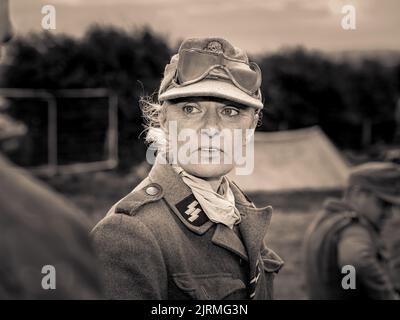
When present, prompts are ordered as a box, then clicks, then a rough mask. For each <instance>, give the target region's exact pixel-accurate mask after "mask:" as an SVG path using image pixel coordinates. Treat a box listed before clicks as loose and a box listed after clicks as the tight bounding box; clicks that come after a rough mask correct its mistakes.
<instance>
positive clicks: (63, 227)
mask: <svg viewBox="0 0 400 320" xmlns="http://www.w3.org/2000/svg"><path fill="white" fill-rule="evenodd" d="M10 38H11V25H10V18H9V12H8V1H7V0H0V47H1V46H2V45H3V44H4V43H5V42H6V41H8V40H10ZM0 49H1V48H0ZM21 128H22V127H21V124H19V123H17V122H15V121H14V120H13V119H11V118H9V117H8V116H6V115H4V114H2V113H1V112H0V190H1V192H0V260H1V264H0V299H96V298H101V297H102V295H101V280H100V278H99V275H98V273H97V271H96V268H95V265H96V258H95V255H94V252H93V248H92V244H91V242H90V238H89V235H88V228H89V223H88V221H87V219H86V217H85V215H84V214H83V213H82V212H81V211H80V210H78V209H77V208H76V207H75V206H73V205H71V204H69V203H67V201H66V200H65V199H63V198H62V197H60V196H58V195H57V194H56V193H54V192H53V191H51V190H50V189H49V188H48V187H47V186H46V185H44V184H43V183H41V182H40V181H38V180H36V179H35V178H33V177H32V176H30V174H29V173H28V172H26V171H24V170H23V169H21V168H18V167H16V166H15V165H13V164H11V163H10V162H9V161H7V160H6V159H5V158H4V157H3V156H2V155H1V146H2V145H3V146H4V144H5V142H6V140H7V141H9V140H10V139H15V138H17V137H18V136H20V135H21V133H23V132H24V130H21ZM28 134H29V133H28ZM53 267H54V269H53ZM53 271H54V272H53ZM51 273H52V274H51ZM53 276H54V277H53Z"/></svg>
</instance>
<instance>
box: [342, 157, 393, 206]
mask: <svg viewBox="0 0 400 320" xmlns="http://www.w3.org/2000/svg"><path fill="white" fill-rule="evenodd" d="M355 185H358V186H360V187H362V188H364V189H366V190H369V191H371V192H372V193H374V194H375V195H376V196H377V197H379V198H380V199H382V200H384V201H386V202H389V203H391V204H394V205H400V165H398V164H395V163H390V162H368V163H365V164H362V165H359V166H356V167H354V168H352V169H351V171H350V175H349V186H355Z"/></svg>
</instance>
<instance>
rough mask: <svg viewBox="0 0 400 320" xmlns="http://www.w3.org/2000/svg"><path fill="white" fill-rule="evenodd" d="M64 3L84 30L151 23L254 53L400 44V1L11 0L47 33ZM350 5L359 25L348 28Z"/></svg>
mask: <svg viewBox="0 0 400 320" xmlns="http://www.w3.org/2000/svg"><path fill="white" fill-rule="evenodd" d="M46 4H52V5H54V6H55V8H56V19H57V20H56V23H57V25H56V26H57V29H56V30H55V31H51V32H56V33H59V32H62V33H67V34H71V35H75V36H80V35H82V33H83V32H84V31H85V29H86V28H87V27H88V26H89V25H91V24H93V23H100V24H112V25H116V26H120V27H123V28H126V29H129V28H132V27H133V26H142V25H150V26H151V27H152V28H153V29H154V30H156V31H158V32H162V33H163V34H164V35H166V36H168V38H169V40H170V42H171V43H174V42H175V41H177V40H178V39H182V38H185V37H197V36H222V37H226V38H227V39H229V40H230V41H231V42H232V43H233V44H234V45H236V46H239V47H243V48H245V49H246V50H247V51H249V52H251V53H259V52H262V51H266V50H267V51H272V50H276V49H278V48H281V47H283V46H294V45H304V46H305V47H307V48H312V49H320V50H325V51H336V50H340V51H341V50H376V49H378V50H381V49H383V50H387V49H395V50H400V36H399V33H400V32H399V30H400V1H399V0H224V1H217V0H10V10H11V19H12V21H13V26H14V29H15V30H16V32H17V33H20V34H24V33H26V32H29V31H32V30H35V31H40V30H42V29H41V19H42V17H43V15H42V14H41V8H42V6H44V5H46ZM345 4H352V5H354V6H355V8H356V28H357V29H356V30H351V31H346V30H343V29H342V27H341V19H342V17H343V14H342V13H341V9H342V7H343V5H345Z"/></svg>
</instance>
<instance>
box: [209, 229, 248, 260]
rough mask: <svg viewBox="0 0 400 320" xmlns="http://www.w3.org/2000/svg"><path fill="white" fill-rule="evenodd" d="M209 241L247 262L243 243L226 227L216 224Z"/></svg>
mask: <svg viewBox="0 0 400 320" xmlns="http://www.w3.org/2000/svg"><path fill="white" fill-rule="evenodd" d="M211 241H212V243H214V244H215V245H217V246H220V247H222V248H224V249H226V250H229V251H231V252H233V253H235V254H237V255H238V256H239V257H241V258H242V259H244V260H246V261H248V256H247V252H246V248H245V247H244V245H243V242H242V241H241V240H240V238H239V237H238V236H237V235H236V233H235V232H234V231H233V230H231V229H229V228H228V227H227V226H225V225H223V224H221V223H218V224H217V227H216V228H215V232H214V235H213V237H212V239H211Z"/></svg>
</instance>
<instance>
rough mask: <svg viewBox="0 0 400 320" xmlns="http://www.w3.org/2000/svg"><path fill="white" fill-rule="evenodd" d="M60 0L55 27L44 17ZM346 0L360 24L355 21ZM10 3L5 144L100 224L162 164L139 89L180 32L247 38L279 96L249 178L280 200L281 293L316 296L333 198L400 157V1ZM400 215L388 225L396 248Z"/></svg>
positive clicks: (265, 199) (0, 132) (1, 118)
mask: <svg viewBox="0 0 400 320" xmlns="http://www.w3.org/2000/svg"><path fill="white" fill-rule="evenodd" d="M1 1H5V0H1ZM46 5H52V6H53V7H54V8H55V10H56V16H55V17H56V18H55V22H56V25H55V29H50V30H45V29H44V27H43V19H44V17H45V16H46V14H47V11H46V12H44V13H43V12H42V8H43V7H44V6H46ZM345 5H353V6H354V8H355V10H356V11H355V16H356V20H355V27H356V28H355V29H350V30H347V29H345V28H343V25H342V20H343V19H344V17H345V15H346V14H345V13H343V12H342V9H343V6H345ZM9 9H10V16H11V24H12V27H13V28H12V35H13V38H12V39H11V41H9V42H7V44H6V45H5V47H4V48H3V54H2V56H1V60H0V137H1V138H2V139H1V153H2V156H5V157H6V158H8V159H10V160H11V161H12V162H14V163H15V164H16V165H18V166H21V167H24V168H26V169H27V170H29V171H30V173H31V174H32V175H34V176H35V177H36V178H37V179H40V180H42V181H44V182H45V183H46V184H47V185H49V186H50V187H51V188H52V189H53V190H55V191H56V192H58V193H59V194H61V195H63V196H64V197H66V198H67V199H69V200H70V201H71V202H72V203H74V204H75V205H77V206H78V207H80V208H81V209H82V210H83V211H84V212H85V214H86V215H87V217H89V219H90V221H91V224H92V225H94V224H95V223H96V222H97V221H98V220H99V219H100V218H101V217H102V216H103V215H104V214H105V213H106V212H107V210H108V209H109V208H110V206H111V205H112V204H113V203H114V202H116V201H117V200H119V199H120V198H121V197H122V196H124V195H125V194H126V193H128V192H129V191H131V190H132V189H133V187H135V185H136V184H137V183H138V182H139V181H140V180H141V179H142V178H143V177H145V176H146V174H147V172H148V170H149V164H147V163H146V162H145V161H144V160H145V153H146V146H145V144H144V139H143V136H142V135H141V132H142V131H143V121H142V117H141V113H140V110H139V107H138V100H139V98H140V97H142V96H146V95H152V94H154V92H156V90H157V88H158V85H159V83H160V80H161V77H162V73H163V70H164V67H165V65H166V63H168V61H169V58H170V57H171V55H172V54H173V53H174V52H176V50H177V48H178V46H179V44H180V41H181V40H182V39H184V38H187V37H206V36H221V37H224V38H227V39H228V40H229V41H230V42H232V43H233V44H234V45H236V46H238V47H240V48H244V49H245V50H247V53H248V54H249V56H250V59H251V60H254V61H256V62H257V63H258V64H259V65H260V67H261V69H262V73H263V83H262V91H263V96H264V97H265V103H264V106H265V108H264V111H263V112H264V115H263V123H262V125H261V126H260V127H258V128H257V134H256V139H255V157H256V161H255V171H254V173H253V175H251V176H244V177H236V178H235V179H237V180H238V181H237V182H238V184H239V185H240V186H242V187H243V189H244V190H245V191H247V192H248V193H249V194H250V197H251V198H252V199H253V200H254V202H255V203H256V204H258V205H266V204H271V205H272V206H273V207H274V209H275V211H274V216H273V219H272V223H271V227H270V232H269V245H270V247H271V248H272V249H274V250H275V251H277V252H278V253H279V254H280V255H281V256H282V258H283V259H284V260H285V262H286V265H285V267H284V269H283V270H282V271H281V273H280V274H279V275H278V276H277V278H276V279H277V280H276V285H275V295H276V298H277V299H306V294H305V287H304V279H303V269H302V252H301V250H302V239H303V236H304V232H305V230H306V228H307V226H308V225H309V223H310V222H311V220H312V219H313V217H314V216H315V214H316V213H317V212H318V210H320V208H321V205H322V203H323V201H324V200H325V199H326V198H327V197H330V196H340V194H341V192H342V190H343V187H344V186H345V183H346V177H347V171H348V168H349V167H350V166H352V165H355V164H360V163H363V162H366V161H370V160H382V161H397V162H399V163H400V100H399V98H400V42H399V41H398V39H399V30H400V19H399V12H400V2H399V1H396V0H383V1H382V0H381V1H378V0H359V1H351V0H348V1H347V0H343V1H340V0H331V1H329V0H326V1H317V0H312V1H310V0H308V1H307V0H280V1H278V0H268V1H264V0H255V1H254V0H253V1H250V0H249V1H246V0H229V1H219V2H218V5H216V4H215V1H211V0H205V1H195V0H97V1H95V0H49V1H47V0H44V1H39V0H30V1H23V0H10V1H9ZM0 24H1V22H0ZM10 34H11V32H10ZM10 132H11V133H10ZM8 136H9V137H8ZM1 192H4V190H2V191H1ZM399 221H400V217H399V216H397V217H396V216H395V217H394V218H393V219H392V220H391V221H390V222H389V223H388V225H387V227H386V231H385V232H384V234H385V237H386V241H387V242H388V245H389V247H390V248H392V247H394V244H396V243H398V242H399V241H400V239H398V238H399V235H398V234H399V232H398V228H399V226H400V222H399ZM398 255H400V253H399V254H398ZM393 273H394V274H395V275H397V273H396V272H395V271H393ZM397 281H399V282H400V279H398V280H397Z"/></svg>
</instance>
